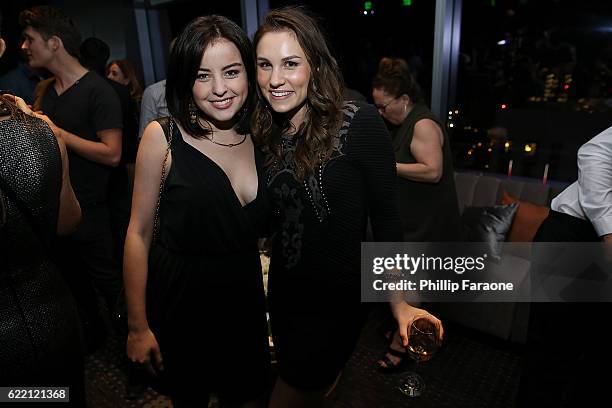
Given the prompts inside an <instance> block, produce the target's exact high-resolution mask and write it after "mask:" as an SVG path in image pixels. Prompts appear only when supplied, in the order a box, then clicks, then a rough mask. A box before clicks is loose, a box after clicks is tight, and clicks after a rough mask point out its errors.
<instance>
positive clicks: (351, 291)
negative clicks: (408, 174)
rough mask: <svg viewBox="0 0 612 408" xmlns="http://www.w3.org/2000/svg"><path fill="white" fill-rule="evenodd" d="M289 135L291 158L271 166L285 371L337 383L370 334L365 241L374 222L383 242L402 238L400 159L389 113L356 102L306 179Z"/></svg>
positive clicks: (274, 303)
mask: <svg viewBox="0 0 612 408" xmlns="http://www.w3.org/2000/svg"><path fill="white" fill-rule="evenodd" d="M296 144H297V138H296V137H294V136H283V137H282V139H281V147H282V161H280V162H277V163H275V164H273V165H272V166H270V168H269V169H268V172H267V181H268V189H269V191H270V195H271V198H272V200H273V203H274V208H275V210H274V211H275V214H276V231H277V234H276V238H275V240H274V244H273V248H272V258H271V264H270V277H269V292H268V295H269V299H270V316H271V325H272V333H273V336H274V344H275V346H276V352H277V359H278V364H279V373H280V376H281V377H282V378H283V380H284V381H286V382H287V383H289V384H290V385H293V386H295V387H297V388H300V389H321V388H323V387H327V386H329V385H331V384H332V383H333V381H334V380H335V379H336V377H337V376H338V374H339V373H340V371H341V370H342V368H343V367H344V365H345V364H346V362H347V360H348V358H349V356H350V354H351V352H352V350H353V348H354V346H355V344H356V341H357V339H358V337H359V334H360V332H361V328H362V324H363V319H364V317H365V313H366V311H367V305H366V304H362V303H361V301H360V294H361V291H360V254H361V241H362V240H365V233H366V223H367V220H368V217H370V219H371V224H372V230H373V234H374V239H375V240H376V241H401V237H402V234H401V222H400V219H399V211H398V208H397V199H396V194H397V191H396V176H395V159H394V157H393V149H392V146H391V140H390V137H389V135H388V133H387V130H386V128H385V126H384V123H383V122H382V120H381V119H380V116H379V115H378V113H377V112H376V110H374V108H372V107H371V106H369V105H365V104H357V103H349V104H347V105H346V106H345V109H344V123H343V124H342V128H341V129H340V131H339V134H338V136H337V137H336V138H335V139H334V148H333V151H332V152H331V155H330V157H329V158H328V159H327V160H325V161H324V162H323V164H322V165H321V166H319V167H318V168H317V169H316V170H315V171H314V172H313V173H312V174H310V175H309V176H307V177H306V179H305V180H304V181H303V182H300V181H298V180H297V176H296V169H295V164H294V160H293V155H294V152H295V149H296Z"/></svg>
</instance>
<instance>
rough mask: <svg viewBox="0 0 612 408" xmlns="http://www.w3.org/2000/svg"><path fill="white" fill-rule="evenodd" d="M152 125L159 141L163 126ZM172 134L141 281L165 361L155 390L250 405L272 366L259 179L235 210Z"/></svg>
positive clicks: (210, 172)
mask: <svg viewBox="0 0 612 408" xmlns="http://www.w3.org/2000/svg"><path fill="white" fill-rule="evenodd" d="M158 121H159V122H160V124H161V125H162V127H163V128H164V129H165V130H166V134H167V129H168V121H167V119H166V118H164V119H159V120H158ZM173 127H174V133H173V138H172V145H171V154H172V164H171V167H170V170H169V172H168V176H167V179H166V182H165V186H164V191H163V193H162V199H161V204H160V209H159V238H158V239H157V242H156V243H155V244H154V245H153V246H152V248H151V251H150V255H149V272H148V281H147V316H148V320H149V325H150V326H151V329H152V331H153V333H154V334H155V336H156V338H157V341H158V343H159V346H160V350H161V353H162V357H163V361H164V372H163V374H162V375H161V376H160V379H159V384H158V385H157V388H158V389H159V390H160V391H162V392H164V393H166V394H169V395H170V396H172V397H174V398H177V399H181V400H185V401H194V400H195V401H205V400H206V398H208V394H209V393H210V392H216V393H217V394H219V396H220V397H222V398H223V399H225V400H226V401H228V400H229V401H233V402H236V403H241V402H245V401H248V400H251V399H256V398H259V397H261V396H262V395H263V394H264V393H265V392H266V390H267V387H268V385H269V377H268V374H269V371H268V370H269V360H270V354H269V348H268V332H267V322H266V310H265V294H264V290H263V277H262V273H261V263H260V258H259V249H258V246H257V239H258V236H259V232H260V231H261V228H262V227H263V226H264V224H265V223H266V222H267V219H268V218H269V217H268V213H269V202H268V200H267V196H266V194H265V184H264V183H265V178H264V174H263V172H261V171H259V172H258V180H259V182H258V183H259V184H258V191H257V197H256V198H255V199H254V200H253V201H251V202H250V203H247V204H246V205H245V206H242V204H241V202H240V200H239V199H238V197H237V196H236V193H235V192H234V189H233V188H232V185H231V183H230V181H229V179H228V177H227V175H226V174H225V172H224V171H223V169H222V168H221V167H220V166H219V165H217V164H216V163H215V162H214V161H213V160H212V159H210V158H209V157H208V156H206V155H205V154H203V153H202V152H200V151H199V150H197V149H196V148H195V147H193V146H191V145H190V144H188V143H187V142H185V141H184V139H183V137H182V135H181V132H180V130H179V129H178V127H177V126H173ZM254 154H255V162H256V166H257V168H258V169H259V168H261V165H262V157H261V154H260V152H259V151H258V150H255V153H254ZM160 166H161V163H160ZM203 406H206V405H204V404H203Z"/></svg>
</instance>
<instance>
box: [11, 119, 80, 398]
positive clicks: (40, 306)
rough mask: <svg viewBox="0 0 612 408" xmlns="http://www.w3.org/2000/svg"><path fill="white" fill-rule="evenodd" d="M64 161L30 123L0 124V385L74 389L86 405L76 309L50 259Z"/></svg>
mask: <svg viewBox="0 0 612 408" xmlns="http://www.w3.org/2000/svg"><path fill="white" fill-rule="evenodd" d="M61 175H62V163H61V157H60V152H59V148H58V145H57V141H56V140H55V136H54V135H53V133H52V132H51V130H50V129H49V127H48V126H47V125H46V124H45V123H44V122H43V121H42V120H39V119H35V118H32V117H23V118H19V119H17V118H14V117H10V118H8V119H6V120H2V121H0V177H1V178H2V180H3V184H5V185H7V186H8V187H9V188H10V190H11V191H12V192H14V194H15V195H16V196H17V197H16V198H15V197H12V196H11V195H12V194H11V193H9V192H7V191H1V192H0V199H1V200H2V201H3V203H2V207H3V208H4V211H5V220H4V224H3V225H2V226H0V385H2V386H10V385H16V386H25V385H39V386H63V387H66V386H70V394H71V398H70V399H71V402H72V404H74V406H84V399H83V366H82V355H81V346H80V344H81V343H80V334H79V325H78V317H77V311H76V308H75V306H74V303H73V299H72V296H71V295H70V292H69V291H68V288H67V287H66V285H65V284H64V282H63V280H62V279H61V277H60V275H59V273H58V271H57V269H56V267H55V266H54V264H53V263H52V262H51V261H50V251H51V250H50V248H51V242H52V241H53V239H54V237H55V232H56V228H57V219H58V210H59V194H60V189H61V177H62V176H61Z"/></svg>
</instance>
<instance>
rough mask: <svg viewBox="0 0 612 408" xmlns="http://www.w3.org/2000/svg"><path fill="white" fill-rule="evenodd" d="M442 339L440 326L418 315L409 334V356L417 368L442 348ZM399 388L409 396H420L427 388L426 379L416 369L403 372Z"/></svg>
mask: <svg viewBox="0 0 612 408" xmlns="http://www.w3.org/2000/svg"><path fill="white" fill-rule="evenodd" d="M440 345H441V340H440V336H439V333H438V326H437V325H436V324H435V323H434V322H431V321H429V320H428V319H426V318H425V317H423V316H421V317H417V318H416V319H414V320H413V322H412V324H411V325H410V331H409V335H408V347H407V348H406V350H407V352H408V356H410V358H412V359H413V360H414V361H415V370H416V367H417V366H418V364H419V363H422V362H425V361H428V360H430V359H431V358H432V357H433V355H434V354H435V352H436V351H437V350H438V348H440ZM398 389H399V390H400V391H401V392H402V393H403V394H404V395H407V396H409V397H418V396H419V395H421V394H422V393H423V390H424V389H425V381H424V380H423V378H422V377H421V376H420V375H418V374H417V373H416V372H415V371H407V372H405V373H403V374H402V376H401V379H400V382H399V386H398Z"/></svg>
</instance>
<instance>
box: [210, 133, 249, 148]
mask: <svg viewBox="0 0 612 408" xmlns="http://www.w3.org/2000/svg"><path fill="white" fill-rule="evenodd" d="M246 137H247V135H246V134H245V135H243V137H242V140H241V141H239V142H238V143H219V142H215V139H213V136H212V134H211V135H210V137H208V136H206V139H208V140H209V141H210V142H212V143H214V144H216V145H219V146H224V147H234V146H238V145H241V144H243V143H244V141H245V140H246Z"/></svg>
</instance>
